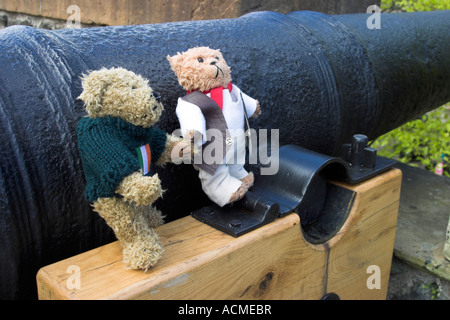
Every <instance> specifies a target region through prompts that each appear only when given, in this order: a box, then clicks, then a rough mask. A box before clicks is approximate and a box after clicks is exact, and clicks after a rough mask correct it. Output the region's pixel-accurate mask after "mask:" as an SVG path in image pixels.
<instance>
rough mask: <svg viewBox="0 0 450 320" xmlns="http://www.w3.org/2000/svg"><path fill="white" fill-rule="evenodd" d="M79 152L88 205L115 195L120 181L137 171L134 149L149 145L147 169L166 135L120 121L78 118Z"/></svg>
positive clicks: (161, 151)
mask: <svg viewBox="0 0 450 320" xmlns="http://www.w3.org/2000/svg"><path fill="white" fill-rule="evenodd" d="M77 134H78V148H79V150H80V155H81V161H82V164H83V170H84V175H85V178H86V188H85V193H84V194H85V197H86V199H87V200H88V201H89V202H93V201H96V200H97V199H98V198H103V197H113V196H116V194H115V190H116V188H117V186H118V185H119V184H120V182H121V181H122V180H123V179H124V178H125V177H126V176H128V175H130V174H131V173H133V172H135V171H138V170H139V169H140V165H139V159H138V154H137V151H136V149H137V148H139V147H141V146H143V145H145V144H147V143H148V144H150V149H151V154H152V157H151V163H152V164H151V167H150V172H149V173H148V174H147V175H149V176H151V175H152V174H153V169H152V168H153V166H154V163H155V162H156V161H158V159H159V157H160V156H161V154H162V153H163V151H164V147H165V144H166V133H165V132H164V131H162V130H159V129H156V128H148V129H146V128H142V127H137V126H135V125H133V124H131V123H129V122H126V121H124V120H122V119H120V118H114V117H102V118H88V117H85V118H82V119H81V120H80V121H79V122H78V125H77Z"/></svg>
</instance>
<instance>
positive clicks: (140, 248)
mask: <svg viewBox="0 0 450 320" xmlns="http://www.w3.org/2000/svg"><path fill="white" fill-rule="evenodd" d="M163 252H164V249H163V247H162V245H161V243H160V242H159V239H157V238H150V237H145V238H142V239H135V241H134V242H132V243H129V244H127V245H124V246H123V262H124V263H125V264H126V265H127V266H128V267H129V268H131V269H135V270H144V271H147V270H148V269H150V268H151V267H152V266H154V265H155V264H156V263H157V262H158V260H159V259H160V258H161V257H162V255H163Z"/></svg>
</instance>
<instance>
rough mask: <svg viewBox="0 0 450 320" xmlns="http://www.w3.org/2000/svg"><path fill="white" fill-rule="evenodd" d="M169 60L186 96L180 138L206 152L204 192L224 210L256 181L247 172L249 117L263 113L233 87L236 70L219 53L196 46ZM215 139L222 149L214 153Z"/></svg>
mask: <svg viewBox="0 0 450 320" xmlns="http://www.w3.org/2000/svg"><path fill="white" fill-rule="evenodd" d="M167 59H168V60H169V62H170V65H171V67H172V70H173V71H174V72H175V75H176V76H177V78H178V82H179V83H180V85H181V86H182V87H183V88H184V89H185V90H186V92H187V95H186V96H184V97H182V98H179V99H178V105H177V108H176V113H177V116H178V120H179V122H180V127H181V134H182V135H183V136H184V138H185V139H191V140H193V144H194V146H193V149H194V148H195V149H201V150H202V152H201V155H202V157H201V158H202V159H201V161H195V162H194V166H195V168H196V169H198V170H199V178H200V181H201V183H202V188H203V191H204V192H205V193H206V195H208V197H209V198H210V199H211V200H212V201H214V202H215V203H216V204H218V205H219V206H221V207H222V206H224V205H226V204H229V203H232V202H235V201H237V200H239V199H241V198H242V197H243V196H244V195H245V193H246V192H247V191H248V189H249V188H250V187H251V186H252V185H253V182H254V176H253V173H248V172H247V171H246V170H245V169H244V164H245V153H246V150H245V139H246V134H247V132H248V131H247V130H248V129H249V126H248V117H254V118H256V117H258V116H259V115H260V114H261V107H260V104H259V102H258V101H257V100H255V99H253V98H250V97H249V96H247V95H246V94H244V93H243V92H241V90H240V89H239V88H238V87H237V86H236V85H234V84H231V68H230V67H229V66H228V64H227V62H226V61H225V59H224V58H223V56H222V53H221V52H220V50H214V49H211V48H208V47H196V48H191V49H189V50H187V51H186V52H183V53H178V54H176V55H174V56H172V57H171V56H168V57H167ZM213 140H214V143H215V146H220V147H219V148H211V144H212V143H213ZM219 140H220V142H219V143H218V141H219ZM211 149H214V152H210V154H209V153H208V152H209V151H210V150H211ZM217 154H220V155H223V157H222V158H221V157H218V159H217V158H216V155H217ZM208 157H209V158H208ZM212 158H214V159H213V160H214V161H211V159H212ZM216 160H217V161H216Z"/></svg>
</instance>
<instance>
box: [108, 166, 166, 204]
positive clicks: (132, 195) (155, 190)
mask: <svg viewBox="0 0 450 320" xmlns="http://www.w3.org/2000/svg"><path fill="white" fill-rule="evenodd" d="M116 192H117V193H118V194H120V195H122V196H123V197H124V198H125V199H126V200H128V201H130V202H132V203H134V204H136V205H137V206H148V205H151V204H152V203H153V202H155V201H156V200H157V199H158V198H160V197H161V196H162V194H163V190H162V188H161V180H159V177H158V174H154V175H153V176H152V177H147V176H143V175H142V173H140V172H135V173H133V174H131V175H129V176H128V177H126V178H125V179H124V180H123V181H122V182H121V183H120V185H119V187H118V188H117V189H116Z"/></svg>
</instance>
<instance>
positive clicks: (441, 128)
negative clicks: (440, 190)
mask: <svg viewBox="0 0 450 320" xmlns="http://www.w3.org/2000/svg"><path fill="white" fill-rule="evenodd" d="M372 147H374V148H376V149H378V154H379V155H381V156H383V157H387V158H394V159H396V160H398V161H400V162H404V163H408V164H410V165H413V166H421V167H424V168H426V169H428V170H430V171H432V172H434V168H435V166H436V165H437V164H438V163H440V162H441V161H442V160H444V175H445V176H447V177H450V158H449V156H450V106H443V107H440V108H438V109H435V110H433V111H431V112H428V113H427V114H425V115H424V116H422V117H421V118H420V119H418V120H414V121H411V122H408V123H406V124H404V125H403V126H401V127H399V128H397V129H395V130H392V131H391V132H388V133H387V134H385V135H383V136H381V137H379V138H378V139H377V140H375V141H374V142H373V144H372Z"/></svg>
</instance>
